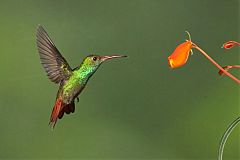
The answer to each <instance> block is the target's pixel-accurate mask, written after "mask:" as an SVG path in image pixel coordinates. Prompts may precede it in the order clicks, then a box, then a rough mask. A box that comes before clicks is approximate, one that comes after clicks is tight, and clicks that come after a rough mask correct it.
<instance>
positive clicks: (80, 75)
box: [37, 26, 126, 128]
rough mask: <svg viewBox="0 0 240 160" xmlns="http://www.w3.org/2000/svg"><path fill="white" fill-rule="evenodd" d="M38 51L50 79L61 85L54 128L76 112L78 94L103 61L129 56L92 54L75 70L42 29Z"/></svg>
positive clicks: (40, 27)
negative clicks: (68, 115) (64, 116)
mask: <svg viewBox="0 0 240 160" xmlns="http://www.w3.org/2000/svg"><path fill="white" fill-rule="evenodd" d="M37 48H38V52H39V55H40V60H41V63H42V65H43V67H44V69H45V71H46V72H47V76H48V78H49V79H50V80H51V81H52V82H55V83H57V84H59V89H58V93H57V97H56V102H55V105H54V107H53V109H52V114H51V117H50V122H49V124H50V125H51V126H52V128H54V126H55V124H56V122H57V120H58V119H61V118H62V117H63V115H64V113H66V114H69V113H73V112H74V110H75V104H74V100H75V98H76V99H77V100H78V95H79V94H80V93H81V91H82V90H83V89H84V87H85V86H86V84H87V82H88V80H89V78H90V77H91V76H92V75H93V74H94V73H95V72H96V70H97V69H98V67H99V66H100V65H101V64H102V63H103V62H105V61H106V60H110V59H113V58H120V57H126V56H123V55H112V56H99V55H89V56H87V57H86V58H85V59H84V60H83V62H82V63H81V64H80V65H79V66H78V67H76V68H74V69H72V68H71V67H70V66H69V65H68V63H67V61H66V60H65V58H64V57H63V56H62V55H61V53H60V52H59V51H58V49H57V47H56V46H55V45H54V43H53V41H52V40H51V39H50V37H49V36H48V34H47V32H46V31H45V30H44V29H43V27H42V26H39V27H38V28H37Z"/></svg>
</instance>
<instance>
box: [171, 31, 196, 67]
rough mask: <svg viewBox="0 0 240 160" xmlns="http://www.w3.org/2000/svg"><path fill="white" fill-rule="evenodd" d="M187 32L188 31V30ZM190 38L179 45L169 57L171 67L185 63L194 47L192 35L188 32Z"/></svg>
mask: <svg viewBox="0 0 240 160" xmlns="http://www.w3.org/2000/svg"><path fill="white" fill-rule="evenodd" d="M186 32H187V31H186ZM187 34H188V36H189V40H186V42H184V43H182V44H180V45H178V46H177V48H176V49H175V50H174V52H173V53H172V54H171V55H170V56H169V57H168V63H169V66H170V67H171V68H178V67H181V66H182V65H184V64H185V63H186V62H187V60H188V56H189V53H190V51H191V49H192V41H191V36H190V34H189V33H188V32H187Z"/></svg>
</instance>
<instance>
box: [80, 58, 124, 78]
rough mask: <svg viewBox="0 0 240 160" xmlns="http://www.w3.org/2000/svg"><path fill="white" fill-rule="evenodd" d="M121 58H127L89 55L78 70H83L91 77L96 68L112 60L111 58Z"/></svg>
mask: <svg viewBox="0 0 240 160" xmlns="http://www.w3.org/2000/svg"><path fill="white" fill-rule="evenodd" d="M121 57H127V56H123V55H112V56H99V55H89V56H87V57H86V58H85V59H84V60H83V62H82V64H81V65H80V68H81V69H83V70H84V72H85V73H86V75H89V76H90V75H92V74H93V73H94V72H95V71H96V70H97V69H98V67H99V66H100V65H101V64H102V63H103V62H105V61H107V60H110V59H113V58H121Z"/></svg>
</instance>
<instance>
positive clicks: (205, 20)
mask: <svg viewBox="0 0 240 160" xmlns="http://www.w3.org/2000/svg"><path fill="white" fill-rule="evenodd" d="M0 22H1V23H0V68H1V78H0V83H1V86H0V87H1V88H0V97H1V99H0V107H1V111H0V128H1V130H0V159H53V158H56V159H60V158H61V159H169V160H178V159H189V160H192V159H199V160H205V159H206V160H207V159H209V160H210V159H216V156H217V148H218V144H219V140H220V138H221V136H222V134H223V132H224V131H225V129H226V128H227V126H228V125H229V124H230V122H232V121H233V120H234V119H235V118H236V117H237V116H239V115H240V110H239V86H238V85H237V84H236V83H235V82H233V81H232V80H230V79H229V78H228V77H219V76H218V74H217V71H218V70H217V69H216V68H215V67H214V66H213V65H212V64H211V63H210V62H209V61H207V60H206V59H205V57H203V56H202V55H201V54H199V52H198V51H197V50H194V51H193V52H194V54H193V55H192V56H190V57H189V61H188V63H187V64H186V65H185V66H184V67H182V68H179V69H176V70H171V69H170V68H169V67H168V63H167V57H168V56H169V55H170V54H171V53H172V51H173V50H174V48H175V47H176V46H177V45H178V44H180V43H182V42H184V40H185V39H187V34H186V33H185V30H188V31H189V32H190V33H191V35H192V40H193V42H195V43H196V44H198V45H199V46H200V47H201V48H202V49H203V50H205V51H206V52H207V53H209V55H210V56H212V57H213V58H214V59H215V60H216V61H218V62H219V63H220V64H221V65H223V66H224V65H229V64H239V63H240V61H239V48H237V47H235V48H232V49H231V50H223V49H222V48H221V45H222V44H223V43H224V42H225V41H227V40H236V41H239V40H240V38H239V1H238V0H231V1H226V0H225V1H218V0H211V1H209V0H199V1H193V0H184V1H183V0H182V1H171V0H79V1H77V0H76V1H70V0H65V1H63V0H61V1H60V0H52V1H49V0H41V1H37V0H24V1H17V0H15V1H11V0H7V1H4V0H1V1H0ZM38 24H41V25H43V26H44V28H45V29H46V30H47V32H48V33H49V35H50V37H52V39H53V41H54V42H55V44H56V46H57V47H58V48H59V50H60V51H61V53H62V54H63V55H64V56H65V57H66V59H67V60H68V62H69V63H70V65H71V66H72V67H75V66H77V65H79V64H80V62H81V61H82V59H83V57H85V56H87V55H88V54H91V53H96V54H101V55H105V54H106V55H111V54H112V53H120V54H125V55H128V56H129V58H127V59H117V60H113V61H109V62H107V63H105V64H103V65H102V66H101V68H100V69H99V70H98V72H97V73H96V74H95V75H94V76H93V77H92V78H91V80H90V81H89V83H88V85H87V87H86V89H85V90H84V92H83V93H82V94H81V96H80V102H79V103H77V105H76V106H77V108H76V112H75V113H74V114H71V115H68V116H65V117H64V118H63V119H62V120H60V121H58V123H57V126H56V128H55V130H54V131H51V129H50V128H49V126H48V120H49V116H50V113H51V110H52V107H53V105H54V100H55V96H56V92H57V89H58V86H57V85H55V84H53V83H51V82H50V81H49V80H48V78H47V76H46V73H45V72H44V70H43V67H42V66H41V64H40V60H39V56H38V53H37V49H36V44H35V32H36V27H37V25H38ZM233 73H234V74H235V75H239V74H240V72H239V71H236V70H235V71H233ZM239 133H240V127H237V129H236V130H234V132H233V134H232V135H231V136H230V138H229V141H228V142H227V144H226V147H225V148H226V150H225V152H224V159H226V160H227V159H228V160H231V159H232V160H236V159H240V136H239Z"/></svg>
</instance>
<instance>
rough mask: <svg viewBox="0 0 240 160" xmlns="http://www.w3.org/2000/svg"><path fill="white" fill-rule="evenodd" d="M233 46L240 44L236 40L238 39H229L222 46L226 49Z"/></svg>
mask: <svg viewBox="0 0 240 160" xmlns="http://www.w3.org/2000/svg"><path fill="white" fill-rule="evenodd" d="M233 46H240V43H238V42H236V41H228V42H226V43H224V44H223V46H222V48H225V49H230V48H232V47H233Z"/></svg>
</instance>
